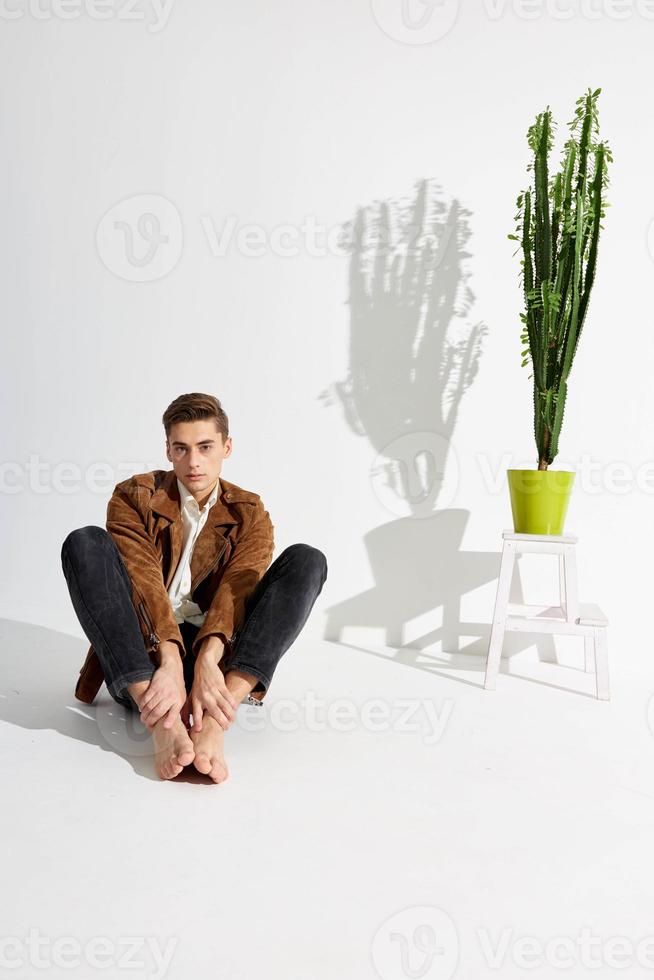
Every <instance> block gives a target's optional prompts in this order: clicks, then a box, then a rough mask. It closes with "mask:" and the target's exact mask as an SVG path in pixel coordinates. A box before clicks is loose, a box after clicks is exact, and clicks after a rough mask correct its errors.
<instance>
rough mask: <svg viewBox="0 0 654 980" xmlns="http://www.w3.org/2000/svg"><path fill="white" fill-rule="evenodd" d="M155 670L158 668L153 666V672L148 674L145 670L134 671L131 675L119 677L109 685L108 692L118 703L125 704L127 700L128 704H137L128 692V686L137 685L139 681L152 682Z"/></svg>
mask: <svg viewBox="0 0 654 980" xmlns="http://www.w3.org/2000/svg"><path fill="white" fill-rule="evenodd" d="M155 670H156V667H154V666H153V668H152V670H150V671H149V672H146V671H145V670H133V671H132V672H131V674H123V675H122V677H118V678H116V679H115V680H113V681H112V682H111V683H110V684H107V690H108V691H109V694H111V696H112V698H114V699H115V700H116V701H121V703H123V704H124V703H125V700H127V702H128V703H133V704H136V701H135V700H134V698H133V697H132V695H131V694H130V692H129V691H128V690H127V685H128V684H136V683H137V682H138V681H149V680H151V678H152V675H153V674H154V672H155ZM137 707H138V705H137Z"/></svg>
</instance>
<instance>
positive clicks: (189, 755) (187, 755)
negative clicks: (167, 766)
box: [177, 747, 195, 766]
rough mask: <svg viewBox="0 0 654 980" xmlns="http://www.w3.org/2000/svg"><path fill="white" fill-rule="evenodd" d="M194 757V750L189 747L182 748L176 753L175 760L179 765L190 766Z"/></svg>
mask: <svg viewBox="0 0 654 980" xmlns="http://www.w3.org/2000/svg"><path fill="white" fill-rule="evenodd" d="M194 757H195V750H194V749H193V748H192V747H190V748H188V749H182V751H181V752H178V753H177V761H178V763H179V764H180V766H190V765H191V763H192V762H193V759H194Z"/></svg>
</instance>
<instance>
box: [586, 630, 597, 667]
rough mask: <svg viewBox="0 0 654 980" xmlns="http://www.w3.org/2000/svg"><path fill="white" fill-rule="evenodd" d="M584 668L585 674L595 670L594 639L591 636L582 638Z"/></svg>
mask: <svg viewBox="0 0 654 980" xmlns="http://www.w3.org/2000/svg"><path fill="white" fill-rule="evenodd" d="M584 667H585V669H586V673H587V674H591V673H593V671H594V670H595V638H594V637H593V636H585V637H584Z"/></svg>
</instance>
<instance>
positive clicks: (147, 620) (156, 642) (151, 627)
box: [138, 541, 227, 648]
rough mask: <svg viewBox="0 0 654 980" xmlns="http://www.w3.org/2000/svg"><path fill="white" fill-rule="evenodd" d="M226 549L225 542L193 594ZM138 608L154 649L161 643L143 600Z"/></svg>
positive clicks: (197, 583)
mask: <svg viewBox="0 0 654 980" xmlns="http://www.w3.org/2000/svg"><path fill="white" fill-rule="evenodd" d="M226 547H227V541H225V543H224V545H223V546H222V549H221V551H220V554H219V555H218V557H217V558H216V559H215V561H213V562H212V563H211V565H210V566H209V568H207V570H206V572H204V573H203V575H202V578H200V579H198V581H197V582H196V583H195V587H194V588H193V589H192V592H195V589H197V587H198V585H199V584H200V582H204V580H205V578H206V577H207V575H209V574H210V573H211V572H212V571H213V570H214V568H215V567H216V565H217V564H218V562H219V561H220V559H221V558H222V556H223V555H224V553H225V549H226ZM138 608H139V612H140V613H141V616H142V617H143V622H144V623H145V625H146V627H147V628H148V630H149V636H148V640H149V641H150V643H151V644H152V647H153V648H156V647H157V646H158V645H159V643H161V640H160V639H159V637H158V636H157V634H156V633H155V631H154V625H153V623H152V620H151V619H150V616H149V615H148V611H147V609H146V606H145V603H144V602H143V600H141V601H140V602H139V604H138Z"/></svg>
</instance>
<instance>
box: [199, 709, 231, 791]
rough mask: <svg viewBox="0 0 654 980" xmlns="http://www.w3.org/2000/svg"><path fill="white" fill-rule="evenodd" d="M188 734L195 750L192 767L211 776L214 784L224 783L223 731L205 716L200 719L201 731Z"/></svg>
mask: <svg viewBox="0 0 654 980" xmlns="http://www.w3.org/2000/svg"><path fill="white" fill-rule="evenodd" d="M190 734H191V741H192V742H193V746H194V748H195V759H194V760H193V765H194V766H195V768H196V769H197V771H198V772H201V773H204V774H205V775H206V776H211V778H212V779H213V781H214V783H222V782H224V780H225V779H227V777H228V775H229V769H228V768H227V763H226V762H225V755H224V745H223V743H224V738H225V730H224V729H223V728H221V727H220V725H219V724H218V722H217V721H216V719H215V718H212V717H211V715H208V714H205V715H204V717H203V719H202V731H200V732H193V731H192V732H191V733H190Z"/></svg>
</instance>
